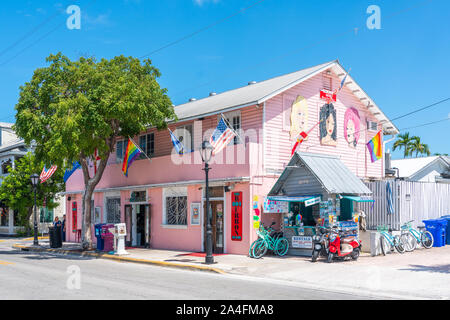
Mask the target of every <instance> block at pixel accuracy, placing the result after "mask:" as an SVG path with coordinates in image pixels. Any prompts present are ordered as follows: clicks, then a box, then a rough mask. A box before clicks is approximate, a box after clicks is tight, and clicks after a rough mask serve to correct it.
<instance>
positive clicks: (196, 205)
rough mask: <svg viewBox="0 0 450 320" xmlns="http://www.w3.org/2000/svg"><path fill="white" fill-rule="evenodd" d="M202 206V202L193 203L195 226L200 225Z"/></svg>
mask: <svg viewBox="0 0 450 320" xmlns="http://www.w3.org/2000/svg"><path fill="white" fill-rule="evenodd" d="M200 207H201V204H200V203H196V202H193V203H191V225H193V226H198V225H200Z"/></svg>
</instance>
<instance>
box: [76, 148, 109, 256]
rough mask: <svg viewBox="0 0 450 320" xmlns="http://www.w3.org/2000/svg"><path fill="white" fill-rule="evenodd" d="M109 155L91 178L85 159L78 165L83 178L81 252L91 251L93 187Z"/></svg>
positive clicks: (97, 181)
mask: <svg viewBox="0 0 450 320" xmlns="http://www.w3.org/2000/svg"><path fill="white" fill-rule="evenodd" d="M108 158H109V154H108V156H107V157H106V158H105V159H103V158H102V159H101V160H100V165H99V167H98V169H97V173H96V174H95V175H94V177H93V178H91V177H90V174H89V165H88V161H87V159H86V158H82V159H81V161H80V163H81V167H82V169H83V176H84V193H83V201H82V230H81V233H82V235H81V245H82V248H83V250H91V249H93V246H92V231H91V228H92V216H91V199H92V194H93V193H94V190H95V187H96V186H97V184H98V183H99V182H100V179H101V178H102V175H103V172H104V171H105V168H106V164H107V163H108Z"/></svg>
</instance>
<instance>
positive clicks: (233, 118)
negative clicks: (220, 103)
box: [219, 110, 242, 145]
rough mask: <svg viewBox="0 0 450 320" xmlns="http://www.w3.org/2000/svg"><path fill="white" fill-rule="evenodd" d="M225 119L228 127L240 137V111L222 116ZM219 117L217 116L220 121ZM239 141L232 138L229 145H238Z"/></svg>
mask: <svg viewBox="0 0 450 320" xmlns="http://www.w3.org/2000/svg"><path fill="white" fill-rule="evenodd" d="M224 117H225V119H226V120H227V121H228V123H229V125H230V126H231V127H232V128H233V129H234V131H236V133H237V134H238V135H240V136H241V137H242V132H241V131H242V123H241V111H240V110H237V111H232V112H227V113H225V114H224ZM220 118H221V116H219V121H220ZM239 143H241V140H240V139H239V138H238V137H234V139H233V140H232V141H231V142H230V145H233V144H239Z"/></svg>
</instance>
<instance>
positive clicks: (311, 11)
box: [0, 0, 450, 158]
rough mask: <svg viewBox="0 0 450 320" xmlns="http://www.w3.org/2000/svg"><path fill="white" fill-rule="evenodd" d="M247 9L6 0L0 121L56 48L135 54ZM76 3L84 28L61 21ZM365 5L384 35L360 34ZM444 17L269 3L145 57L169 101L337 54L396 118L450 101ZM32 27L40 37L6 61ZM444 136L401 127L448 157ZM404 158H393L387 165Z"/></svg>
mask: <svg viewBox="0 0 450 320" xmlns="http://www.w3.org/2000/svg"><path fill="white" fill-rule="evenodd" d="M253 2H254V1H253V0H241V1H238V0H164V1H157V0H147V1H145V0H116V1H104V0H97V1H91V0H84V1H39V2H38V1H20V0H18V1H10V2H8V3H6V1H2V3H1V4H0V26H1V29H2V30H3V32H2V36H1V38H2V42H1V44H0V85H1V88H2V90H1V101H0V108H1V112H0V121H3V122H14V105H15V104H16V102H17V98H18V89H19V86H20V85H22V84H24V83H25V82H26V81H29V79H30V78H31V76H32V74H33V71H34V70H35V69H36V68H38V67H41V66H44V65H45V57H47V56H48V55H49V54H50V53H56V52H58V51H61V52H62V53H63V54H65V55H67V56H68V57H69V58H71V59H77V58H79V57H80V56H81V55H90V56H92V55H93V56H95V57H97V58H103V57H105V58H112V57H114V56H116V55H120V54H124V55H127V56H128V55H131V56H136V57H141V56H143V55H145V54H147V53H149V52H152V51H154V50H156V49H158V48H160V47H162V46H164V45H166V44H168V43H170V42H172V41H174V40H176V39H179V38H180V37H183V36H185V35H187V34H189V33H191V32H194V31H196V30H198V29H201V28H203V27H205V26H208V25H210V24H211V23H214V22H216V21H218V20H220V19H223V18H225V17H227V16H229V15H231V14H233V13H234V12H236V11H237V10H239V9H242V8H245V7H248V6H249V5H251V4H252V3H253ZM71 4H76V5H78V6H80V8H81V14H82V24H81V30H68V29H67V27H66V25H65V21H66V19H67V18H68V17H69V15H67V14H66V13H65V8H67V7H68V6H69V5H71ZM369 5H378V6H379V7H380V8H381V27H382V28H381V30H368V29H367V27H366V20H367V18H368V17H369V14H367V13H366V10H367V7H368V6H369ZM449 17H450V1H448V0H433V1H423V0H409V1H404V0H397V1H379V0H371V1H363V0H361V1H306V0H304V1H300V0H264V1H262V2H261V3H259V4H258V5H256V6H254V7H252V8H250V9H248V10H246V11H245V12H244V13H241V14H238V15H236V16H234V17H232V18H230V19H228V20H226V21H225V22H223V23H221V24H218V25H216V26H214V27H212V28H210V29H208V30H206V31H204V32H202V33H199V34H197V35H195V36H194V37H192V38H189V39H187V40H184V41H182V42H180V43H178V44H176V45H174V46H171V47H169V48H167V49H165V50H162V51H160V52H157V53H155V54H154V55H152V56H151V57H150V58H151V59H152V61H153V63H154V64H155V65H156V66H157V67H158V68H159V69H160V71H161V72H162V74H163V75H162V77H161V79H160V84H161V85H162V86H163V87H166V88H168V89H169V95H170V97H171V99H172V101H173V103H174V104H180V103H183V102H185V101H187V100H188V99H189V98H191V97H196V98H202V97H205V96H207V95H208V93H209V92H212V91H215V92H222V91H225V90H229V89H233V88H236V87H240V86H243V85H245V84H246V83H247V82H249V81H251V80H256V81H261V80H264V79H268V78H271V77H274V76H277V75H280V74H283V73H288V72H292V71H296V70H298V69H301V68H305V67H309V66H312V65H316V64H320V63H323V62H326V61H330V60H334V59H336V58H337V59H339V61H340V62H341V64H342V65H343V66H344V67H345V68H347V69H348V68H351V75H352V76H353V78H354V79H355V80H356V81H357V82H358V83H359V84H360V85H361V87H362V88H363V89H364V90H365V91H366V92H367V93H368V94H369V95H370V96H371V97H372V98H373V99H374V100H375V101H376V103H377V104H378V105H379V106H380V107H381V108H382V110H383V112H384V113H385V114H386V115H387V116H388V117H389V118H395V117H397V116H399V115H402V114H405V113H407V112H409V111H412V110H414V109H418V108H420V107H423V106H426V105H429V104H431V103H434V102H436V101H439V100H442V99H445V98H448V97H450V81H449V79H448V74H449V71H450V60H449V53H450V41H449V39H450V37H449V33H450V19H449ZM43 22H46V23H45V24H44V25H43V26H41V27H39V28H37V29H35V28H36V27H37V26H39V25H41V24H42V23H43ZM354 28H358V32H352V30H353V29H354ZM31 30H36V32H35V33H33V34H31V35H30V36H29V37H27V38H26V39H25V40H23V41H21V42H20V43H19V44H18V45H17V46H15V47H14V48H11V49H9V50H7V51H6V52H4V53H1V52H3V51H4V50H5V49H7V48H9V47H10V46H11V45H12V44H14V43H15V42H16V41H17V40H18V39H20V38H22V37H23V36H24V35H26V34H27V33H29V32H30V31H31ZM52 30H54V31H52ZM22 51H23V52H22ZM18 53H20V54H19V55H17V54H18ZM16 55H17V56H16ZM447 117H450V101H448V102H446V103H443V104H440V105H437V106H435V107H433V108H430V109H428V110H425V111H423V112H419V113H416V114H414V115H412V116H409V117H405V118H403V119H400V120H398V121H396V122H395V124H396V125H397V127H398V128H400V129H402V128H407V127H412V126H415V125H419V124H423V123H426V122H431V121H435V120H441V119H445V118H447ZM449 129H450V121H445V122H441V123H438V124H435V125H431V126H425V127H421V128H416V129H410V130H408V131H409V132H410V134H411V135H418V136H420V137H421V139H422V141H423V142H425V143H427V144H428V145H429V146H430V149H431V152H432V153H435V152H439V153H450V142H449V139H448V133H449ZM389 146H392V143H390V144H388V147H389ZM401 156H402V153H401V152H395V153H394V158H398V157H401Z"/></svg>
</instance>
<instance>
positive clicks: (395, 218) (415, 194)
mask: <svg viewBox="0 0 450 320" xmlns="http://www.w3.org/2000/svg"><path fill="white" fill-rule="evenodd" d="M387 183H390V186H391V190H392V200H393V201H392V205H393V208H394V213H393V214H388V210H387V203H388V201H387V191H386V184H387ZM366 185H367V187H368V188H369V189H370V190H372V192H373V199H374V200H375V203H373V204H372V203H360V204H359V206H360V208H361V209H362V210H363V211H364V212H365V213H366V216H367V218H366V221H367V229H368V230H376V228H377V226H378V225H380V224H384V225H390V226H391V227H392V229H394V230H399V229H400V226H401V225H402V224H403V223H405V222H408V221H410V220H414V222H413V226H415V227H417V226H418V225H424V224H423V222H422V220H427V219H437V218H440V217H441V216H444V215H450V184H443V183H428V182H410V181H394V180H390V181H376V182H367V183H366Z"/></svg>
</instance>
